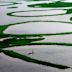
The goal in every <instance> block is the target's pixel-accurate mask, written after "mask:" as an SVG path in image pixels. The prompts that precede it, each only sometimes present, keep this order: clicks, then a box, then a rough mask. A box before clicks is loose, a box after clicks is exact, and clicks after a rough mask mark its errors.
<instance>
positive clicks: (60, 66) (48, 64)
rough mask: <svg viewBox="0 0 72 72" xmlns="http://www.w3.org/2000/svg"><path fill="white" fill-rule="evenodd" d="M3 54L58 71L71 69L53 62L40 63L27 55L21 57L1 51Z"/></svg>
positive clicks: (12, 52) (17, 54)
mask: <svg viewBox="0 0 72 72" xmlns="http://www.w3.org/2000/svg"><path fill="white" fill-rule="evenodd" d="M1 52H3V53H4V54H6V55H8V56H10V57H13V58H18V59H21V60H24V61H27V62H32V63H36V64H41V65H45V66H50V67H54V68H58V69H67V68H70V67H68V66H65V65H60V64H54V63H51V62H45V61H40V60H37V59H33V58H31V57H28V56H26V55H21V54H19V53H17V52H14V51H11V50H1Z"/></svg>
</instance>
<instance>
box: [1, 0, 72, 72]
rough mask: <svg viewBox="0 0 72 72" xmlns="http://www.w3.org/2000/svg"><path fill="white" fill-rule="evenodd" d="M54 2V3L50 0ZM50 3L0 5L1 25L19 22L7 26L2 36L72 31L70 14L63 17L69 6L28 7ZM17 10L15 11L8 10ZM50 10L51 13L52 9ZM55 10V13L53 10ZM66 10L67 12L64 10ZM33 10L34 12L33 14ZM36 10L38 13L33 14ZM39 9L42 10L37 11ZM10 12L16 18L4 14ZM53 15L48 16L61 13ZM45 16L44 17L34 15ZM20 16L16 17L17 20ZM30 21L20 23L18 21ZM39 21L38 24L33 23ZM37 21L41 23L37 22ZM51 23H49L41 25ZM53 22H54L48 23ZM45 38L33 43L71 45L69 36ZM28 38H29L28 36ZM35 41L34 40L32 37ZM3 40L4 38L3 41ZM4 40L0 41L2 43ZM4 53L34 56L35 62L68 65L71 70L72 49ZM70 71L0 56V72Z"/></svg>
mask: <svg viewBox="0 0 72 72" xmlns="http://www.w3.org/2000/svg"><path fill="white" fill-rule="evenodd" d="M2 1H5V2H13V0H2ZM52 1H57V0H52ZM52 1H39V2H38V1H35V2H33V1H16V2H18V3H21V4H15V5H10V4H12V3H0V5H4V6H0V17H1V18H0V25H8V24H10V25H11V24H15V23H17V24H18V23H19V25H17V24H16V25H13V26H10V27H8V28H7V29H6V30H5V31H4V33H8V34H40V33H42V34H44V33H47V34H48V33H49V34H50V33H51V34H52V33H61V32H72V25H71V22H72V21H70V18H71V16H72V14H65V13H66V11H67V9H69V8H72V7H63V8H56V9H55V8H29V7H27V5H28V4H36V3H49V2H52ZM14 2H15V0H14ZM63 2H71V0H65V1H63ZM10 7H16V8H10ZM52 9H53V10H52ZM54 9H55V10H54ZM64 9H66V10H64ZM32 10H33V11H32ZM36 10H37V11H36ZM40 10H41V11H40ZM48 10H51V11H48ZM19 11H28V12H19ZM11 12H19V13H13V15H15V16H10V15H7V13H11ZM62 13H64V14H63V15H55V16H47V15H53V14H62ZM37 15H38V16H39V15H45V16H42V17H41V16H39V17H35V16H37ZM16 16H19V17H16ZM20 16H33V17H20ZM27 21H28V22H30V23H21V24H20V22H27ZM32 21H38V22H32ZM39 21H40V22H39ZM44 21H50V22H44ZM51 21H56V22H51ZM43 37H44V38H45V39H44V40H41V41H35V43H36V42H60V43H63V42H64V43H72V35H71V34H69V35H56V36H43ZM30 38H31V37H30ZM35 38H36V37H35ZM5 39H6V38H5ZM5 39H0V41H3V40H5ZM7 50H13V51H15V52H18V53H20V54H24V55H27V56H30V57H33V58H35V59H38V60H44V61H48V62H52V63H56V64H61V65H67V66H69V67H71V68H72V48H71V46H70V47H69V46H55V45H51V46H49V45H42V46H40V45H39V46H38V45H35V46H19V47H18V46H17V47H11V48H7ZM32 50H34V54H33V55H28V53H29V52H31V51H32ZM6 71H7V72H72V69H66V70H60V69H57V68H53V67H46V66H42V65H38V64H34V63H28V62H25V61H22V60H19V59H16V58H12V57H9V56H7V55H4V54H3V53H0V72H6Z"/></svg>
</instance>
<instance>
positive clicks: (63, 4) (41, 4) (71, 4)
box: [28, 1, 72, 8]
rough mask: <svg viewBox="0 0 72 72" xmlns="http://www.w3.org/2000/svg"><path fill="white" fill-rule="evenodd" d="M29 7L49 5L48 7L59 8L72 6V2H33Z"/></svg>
mask: <svg viewBox="0 0 72 72" xmlns="http://www.w3.org/2000/svg"><path fill="white" fill-rule="evenodd" d="M28 7H48V8H51V7H52V8H58V7H72V3H71V2H68V3H67V2H60V1H57V2H54V3H40V4H31V5H28Z"/></svg>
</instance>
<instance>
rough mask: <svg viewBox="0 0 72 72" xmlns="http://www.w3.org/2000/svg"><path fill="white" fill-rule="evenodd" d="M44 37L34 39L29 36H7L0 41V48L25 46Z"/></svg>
mask: <svg viewBox="0 0 72 72" xmlns="http://www.w3.org/2000/svg"><path fill="white" fill-rule="evenodd" d="M43 39H44V38H34V39H29V38H25V37H23V38H21V37H19V38H17V37H16V38H9V39H5V40H3V41H0V48H7V47H14V46H25V45H28V44H30V43H31V42H33V41H39V40H43Z"/></svg>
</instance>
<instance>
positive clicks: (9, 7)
mask: <svg viewBox="0 0 72 72" xmlns="http://www.w3.org/2000/svg"><path fill="white" fill-rule="evenodd" d="M14 8H18V7H8V9H14Z"/></svg>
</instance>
